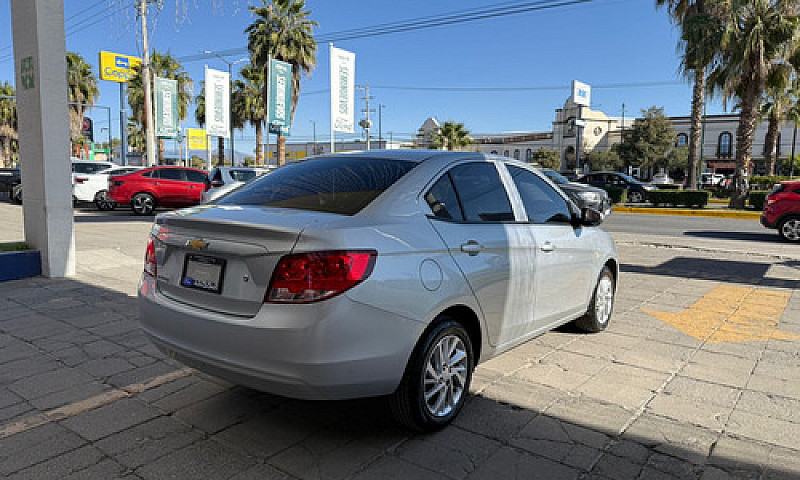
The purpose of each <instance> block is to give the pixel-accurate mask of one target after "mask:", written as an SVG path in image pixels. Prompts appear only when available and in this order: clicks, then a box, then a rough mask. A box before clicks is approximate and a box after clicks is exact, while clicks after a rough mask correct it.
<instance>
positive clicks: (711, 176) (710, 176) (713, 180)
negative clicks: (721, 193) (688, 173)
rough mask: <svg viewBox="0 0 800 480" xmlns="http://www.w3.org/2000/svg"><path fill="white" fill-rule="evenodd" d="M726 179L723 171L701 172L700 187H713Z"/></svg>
mask: <svg viewBox="0 0 800 480" xmlns="http://www.w3.org/2000/svg"><path fill="white" fill-rule="evenodd" d="M723 180H725V175H723V174H721V173H708V172H706V173H701V174H700V187H701V188H713V187H716V186H719V184H720V183H721V182H722V181H723Z"/></svg>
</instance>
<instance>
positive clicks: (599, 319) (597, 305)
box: [575, 267, 615, 333]
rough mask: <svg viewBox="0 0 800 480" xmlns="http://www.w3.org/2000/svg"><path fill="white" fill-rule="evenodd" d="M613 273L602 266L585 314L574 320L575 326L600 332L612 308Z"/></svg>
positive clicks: (609, 317) (606, 323) (585, 330)
mask: <svg viewBox="0 0 800 480" xmlns="http://www.w3.org/2000/svg"><path fill="white" fill-rule="evenodd" d="M614 293H615V285H614V274H613V273H612V272H611V269H609V268H608V267H603V270H602V271H600V277H599V278H598V279H597V285H596V286H595V288H594V294H593V295H592V301H591V303H589V309H588V310H587V311H586V314H585V315H584V316H582V317H580V318H578V319H577V320H575V326H576V327H578V328H579V329H581V330H583V331H584V332H592V333H594V332H601V331H603V330H605V328H606V327H607V326H608V321H609V320H611V312H612V311H613V310H614Z"/></svg>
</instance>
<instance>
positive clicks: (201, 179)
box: [186, 170, 208, 183]
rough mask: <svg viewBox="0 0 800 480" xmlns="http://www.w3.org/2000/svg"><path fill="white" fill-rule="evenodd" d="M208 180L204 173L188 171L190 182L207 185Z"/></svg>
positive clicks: (187, 176) (187, 175)
mask: <svg viewBox="0 0 800 480" xmlns="http://www.w3.org/2000/svg"><path fill="white" fill-rule="evenodd" d="M206 178H208V177H207V176H206V174H205V173H203V172H199V171H197V170H186V179H187V180H188V181H190V182H194V183H205V181H206Z"/></svg>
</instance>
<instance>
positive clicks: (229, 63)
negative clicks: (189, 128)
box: [203, 50, 250, 166]
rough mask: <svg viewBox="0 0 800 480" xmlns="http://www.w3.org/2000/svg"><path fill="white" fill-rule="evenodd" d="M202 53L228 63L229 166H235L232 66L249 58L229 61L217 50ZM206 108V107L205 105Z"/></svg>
mask: <svg viewBox="0 0 800 480" xmlns="http://www.w3.org/2000/svg"><path fill="white" fill-rule="evenodd" d="M203 53H205V54H206V55H214V56H215V57H217V58H219V59H220V60H222V61H223V62H225V63H227V64H228V83H229V91H228V96H229V97H230V101H229V102H228V110H230V125H229V130H230V136H231V166H235V165H236V149H235V148H234V141H233V66H234V65H236V64H238V63H242V62H246V61H248V60H250V59H249V58H247V57H244V58H240V59H239V60H236V61H235V62H229V61H228V60H226V59H225V57H223V56H222V55H220V54H218V53H217V52H212V51H211V50H204V51H203ZM206 108H208V107H207V106H206ZM224 164H225V163H224V162H223V165H224Z"/></svg>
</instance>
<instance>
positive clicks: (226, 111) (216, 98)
mask: <svg viewBox="0 0 800 480" xmlns="http://www.w3.org/2000/svg"><path fill="white" fill-rule="evenodd" d="M230 86H231V84H230V75H228V72H220V71H219V70H214V69H211V68H208V67H206V87H205V89H206V92H205V98H206V133H208V134H209V135H211V136H213V137H225V138H228V137H230V119H231V113H230V112H231V110H230V109H231V93H230Z"/></svg>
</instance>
